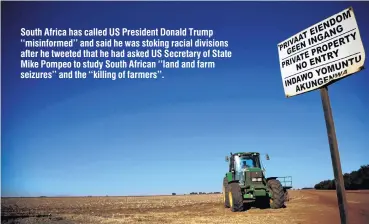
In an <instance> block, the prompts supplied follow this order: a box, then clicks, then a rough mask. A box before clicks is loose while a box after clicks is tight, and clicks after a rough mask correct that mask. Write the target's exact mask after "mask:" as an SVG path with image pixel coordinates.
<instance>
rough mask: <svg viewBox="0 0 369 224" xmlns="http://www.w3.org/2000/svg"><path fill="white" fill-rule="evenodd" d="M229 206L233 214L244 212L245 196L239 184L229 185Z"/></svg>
mask: <svg viewBox="0 0 369 224" xmlns="http://www.w3.org/2000/svg"><path fill="white" fill-rule="evenodd" d="M228 194H229V196H228V198H229V204H230V207H231V211H232V212H241V211H243V195H242V191H241V187H240V185H239V184H238V183H231V184H229V193H228Z"/></svg>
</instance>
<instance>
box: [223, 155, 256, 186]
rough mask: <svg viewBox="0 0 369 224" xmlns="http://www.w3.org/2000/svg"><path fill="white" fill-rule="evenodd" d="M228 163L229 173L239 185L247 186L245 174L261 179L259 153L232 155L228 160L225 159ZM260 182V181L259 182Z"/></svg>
mask: <svg viewBox="0 0 369 224" xmlns="http://www.w3.org/2000/svg"><path fill="white" fill-rule="evenodd" d="M226 160H227V161H229V172H230V173H232V174H233V177H234V179H233V178H232V179H233V180H235V181H238V182H239V183H240V184H241V185H248V184H247V183H249V182H248V181H246V176H250V175H247V174H246V173H250V172H252V173H255V172H256V174H259V175H258V178H262V170H261V164H260V154H259V153H256V152H255V153H234V154H231V157H230V158H228V157H227V158H226ZM260 181H261V180H260Z"/></svg>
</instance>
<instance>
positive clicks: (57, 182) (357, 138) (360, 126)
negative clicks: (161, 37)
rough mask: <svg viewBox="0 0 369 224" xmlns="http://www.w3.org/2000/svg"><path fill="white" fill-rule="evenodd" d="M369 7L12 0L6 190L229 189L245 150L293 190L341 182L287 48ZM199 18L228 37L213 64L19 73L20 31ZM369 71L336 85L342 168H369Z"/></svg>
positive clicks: (7, 17)
mask: <svg viewBox="0 0 369 224" xmlns="http://www.w3.org/2000/svg"><path fill="white" fill-rule="evenodd" d="M349 6H353V8H354V10H355V14H356V18H357V21H358V25H359V28H360V34H361V38H362V40H363V44H364V47H368V46H369V26H368V24H367V22H368V21H369V16H368V13H367V12H368V11H369V3H367V2H269V3H268V2H2V24H1V33H2V51H1V65H2V68H1V69H2V70H1V83H2V84H1V95H2V98H1V115H2V116H1V133H2V136H1V137H2V138H1V139H2V142H1V154H2V155H1V187H2V189H1V192H2V195H3V196H40V195H46V196H77V195H148V194H171V193H172V192H176V193H178V194H181V193H189V192H193V191H195V192H199V191H202V192H213V191H221V189H222V188H221V187H222V179H223V177H224V175H225V173H226V172H227V169H228V165H227V163H226V162H225V159H224V158H225V156H226V155H229V153H230V152H236V151H258V152H261V153H268V154H269V156H270V160H269V161H265V160H264V161H263V163H264V166H265V167H266V174H267V176H292V178H293V187H294V188H302V187H313V186H314V185H315V184H316V183H318V182H320V181H322V180H325V179H331V178H333V169H332V163H331V157H330V151H329V145H328V138H327V133H326V126H325V120H324V114H323V109H322V105H321V99H320V93H319V91H314V92H309V93H307V94H303V95H299V96H296V97H292V98H286V97H285V96H284V92H283V85H282V80H281V73H280V68H279V61H278V60H279V58H278V49H277V44H278V43H279V42H281V41H283V40H285V39H287V38H288V37H290V36H292V35H294V34H296V33H297V32H299V31H301V30H303V29H305V28H307V27H309V26H311V25H313V24H315V23H317V22H319V21H321V20H323V19H325V18H327V17H329V16H331V15H333V14H335V13H338V12H340V11H342V10H344V9H345V8H347V7H349ZM22 27H25V28H36V27H39V28H46V27H54V28H64V29H67V28H74V29H89V28H105V27H129V28H139V27H151V28H156V27H164V28H168V29H173V28H178V27H196V28H199V29H213V30H214V32H215V38H217V39H218V40H228V41H229V44H230V47H229V48H230V50H232V53H233V56H232V58H229V59H221V60H216V68H213V69H171V70H165V71H164V72H163V75H164V76H165V78H163V79H157V80H120V81H117V80H116V81H112V80H93V79H88V80H58V79H53V80H21V79H20V78H19V74H20V72H21V69H20V51H21V50H22V49H23V47H22V43H21V42H20V39H21V37H20V29H21V28H22ZM368 75H369V72H368V71H367V70H365V69H364V70H363V71H362V72H360V73H358V74H355V75H353V76H350V77H348V78H346V79H344V80H342V81H340V82H337V83H335V84H333V85H331V86H330V87H329V94H330V99H331V105H332V109H333V116H334V121H335V126H336V133H337V138H338V145H339V150H340V156H341V163H342V169H343V172H345V173H346V172H351V171H353V170H356V169H358V168H359V167H360V166H361V165H364V164H368V158H369V150H368V147H369V139H368V136H369V117H368V116H367V115H368V114H369V106H368V97H369V91H368V90H367V88H368V81H369V77H368Z"/></svg>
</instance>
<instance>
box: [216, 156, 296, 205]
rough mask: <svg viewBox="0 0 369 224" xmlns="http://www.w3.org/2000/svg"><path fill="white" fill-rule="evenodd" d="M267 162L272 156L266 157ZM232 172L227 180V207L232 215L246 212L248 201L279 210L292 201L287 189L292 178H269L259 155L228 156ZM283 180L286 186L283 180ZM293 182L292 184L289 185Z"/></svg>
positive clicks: (225, 182) (228, 173) (229, 171)
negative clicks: (245, 205) (281, 179)
mask: <svg viewBox="0 0 369 224" xmlns="http://www.w3.org/2000/svg"><path fill="white" fill-rule="evenodd" d="M266 160H269V155H268V154H266ZM226 161H227V162H228V163H229V170H228V172H227V173H226V175H225V177H224V179H223V200H224V207H225V208H230V209H231V211H232V212H240V211H244V204H245V202H250V203H254V204H255V205H256V207H259V208H273V209H279V208H284V207H285V202H286V201H288V200H289V199H288V192H287V190H288V189H290V188H292V177H290V176H288V177H268V178H266V177H265V169H264V167H263V166H262V162H261V160H260V153H258V152H238V153H234V154H232V153H231V155H230V157H229V156H226ZM279 178H283V181H282V182H283V183H284V184H282V183H281V181H280V180H279ZM287 183H289V184H287Z"/></svg>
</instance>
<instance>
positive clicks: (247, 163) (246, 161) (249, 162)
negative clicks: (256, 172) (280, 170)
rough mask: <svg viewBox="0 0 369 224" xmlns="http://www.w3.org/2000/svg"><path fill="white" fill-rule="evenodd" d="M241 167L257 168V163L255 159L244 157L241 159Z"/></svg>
mask: <svg viewBox="0 0 369 224" xmlns="http://www.w3.org/2000/svg"><path fill="white" fill-rule="evenodd" d="M241 167H242V168H252V167H258V168H259V165H258V161H257V158H256V157H251V156H247V157H246V156H245V157H242V158H241Z"/></svg>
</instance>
